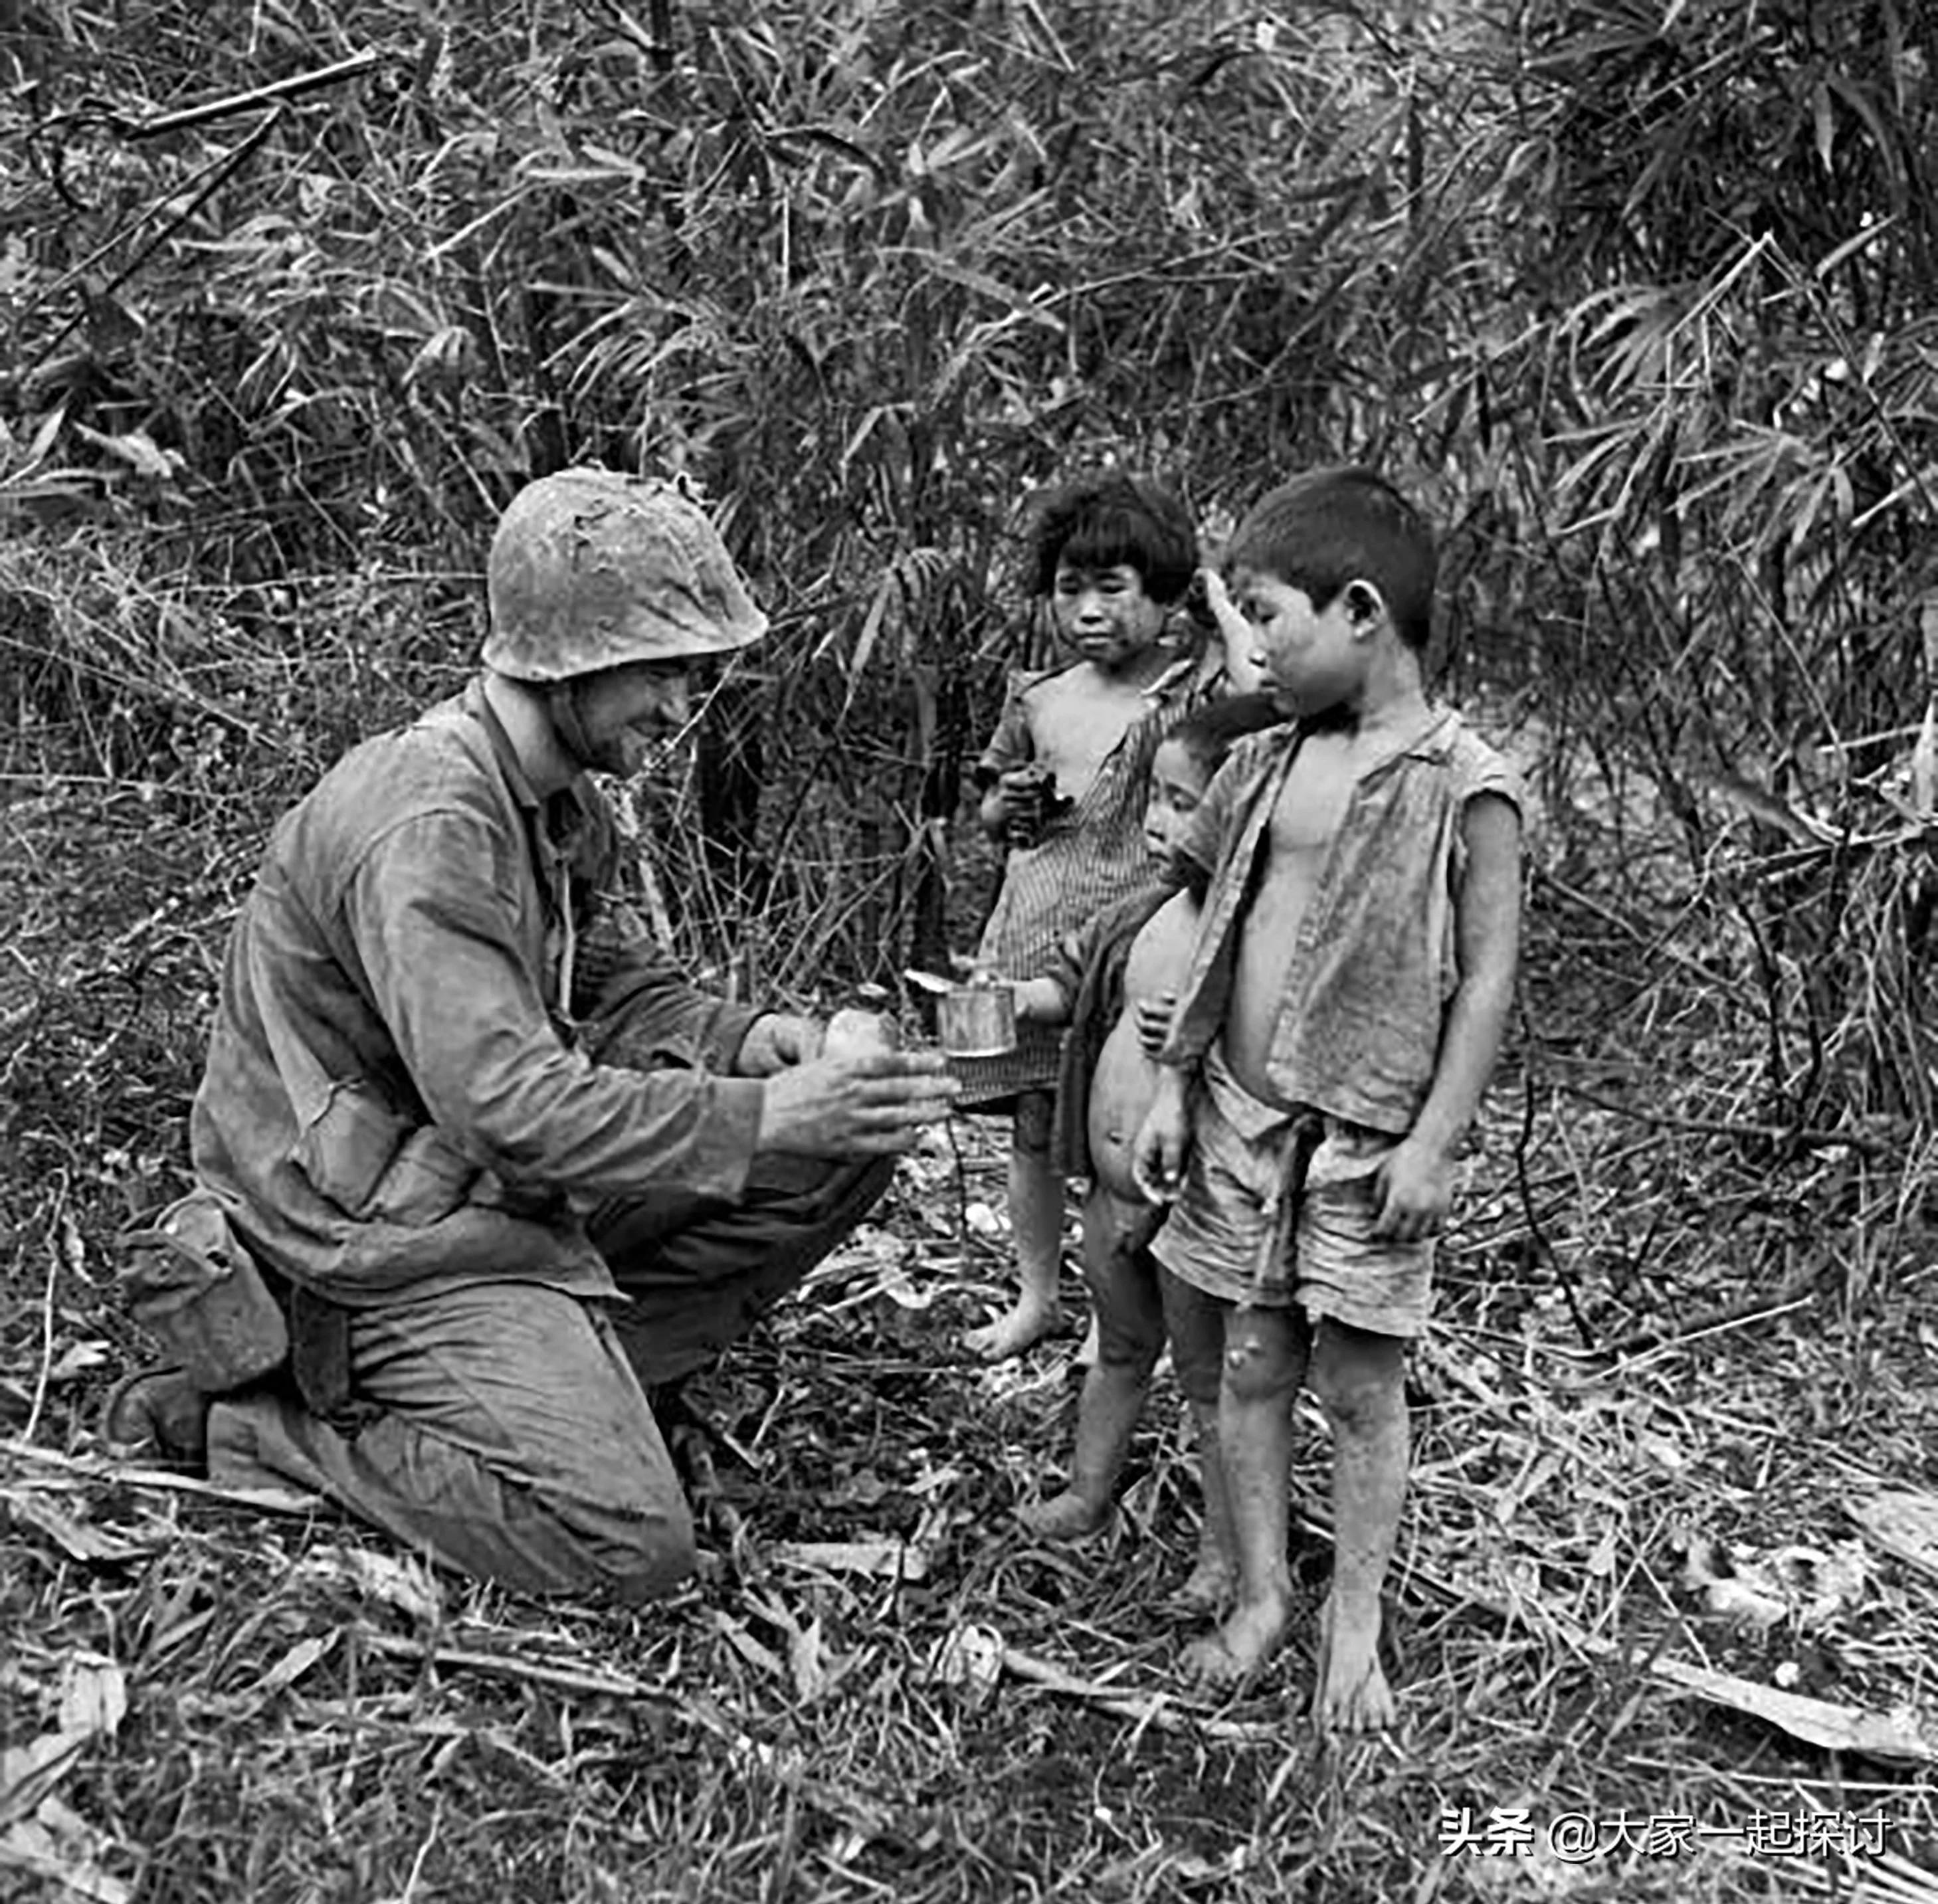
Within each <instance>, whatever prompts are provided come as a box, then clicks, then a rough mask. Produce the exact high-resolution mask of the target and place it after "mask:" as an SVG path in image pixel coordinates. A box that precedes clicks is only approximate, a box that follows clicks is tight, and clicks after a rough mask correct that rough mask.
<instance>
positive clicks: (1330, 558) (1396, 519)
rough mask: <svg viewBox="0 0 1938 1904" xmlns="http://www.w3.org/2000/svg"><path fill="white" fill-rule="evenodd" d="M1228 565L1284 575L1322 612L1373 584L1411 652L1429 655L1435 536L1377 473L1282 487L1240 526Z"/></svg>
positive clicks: (1340, 472) (1337, 473)
mask: <svg viewBox="0 0 1938 1904" xmlns="http://www.w3.org/2000/svg"><path fill="white" fill-rule="evenodd" d="M1225 564H1226V569H1227V570H1228V571H1229V569H1235V568H1241V567H1243V568H1247V569H1257V570H1259V572H1261V573H1262V574H1265V575H1276V576H1277V578H1278V579H1279V580H1280V581H1281V582H1286V583H1289V585H1291V586H1292V587H1293V588H1299V589H1302V590H1304V591H1305V594H1307V595H1308V596H1310V597H1311V600H1312V606H1313V607H1314V609H1317V610H1319V611H1321V612H1323V611H1324V610H1325V609H1328V608H1329V607H1331V606H1332V603H1334V601H1335V600H1337V599H1338V596H1339V594H1340V591H1341V590H1343V589H1344V588H1346V587H1347V585H1349V584H1350V583H1352V582H1371V584H1372V585H1373V586H1374V587H1375V588H1377V589H1378V591H1380V593H1381V595H1382V596H1383V597H1384V598H1385V600H1386V605H1387V612H1389V613H1390V615H1392V617H1393V627H1394V629H1395V630H1396V633H1398V634H1399V638H1400V639H1401V640H1402V641H1403V642H1405V643H1406V645H1407V646H1408V647H1409V648H1416V649H1422V650H1423V649H1424V648H1426V644H1427V640H1428V638H1429V636H1430V635H1431V634H1432V631H1433V583H1434V575H1435V570H1436V568H1437V566H1438V554H1437V553H1436V552H1435V548H1434V545H1433V531H1432V529H1431V528H1430V527H1428V524H1427V521H1426V517H1425V516H1423V515H1421V513H1420V511H1419V510H1418V509H1415V508H1414V506H1413V505H1412V504H1411V503H1409V502H1408V500H1406V498H1405V496H1402V495H1401V493H1399V490H1396V488H1394V487H1393V484H1391V483H1390V482H1388V481H1387V480H1386V478H1384V476H1378V475H1375V474H1374V473H1373V472H1372V471H1371V470H1370V469H1351V468H1338V469H1314V470H1310V471H1308V472H1307V473H1306V474H1305V475H1302V476H1295V477H1293V479H1292V481H1290V482H1289V483H1282V484H1280V486H1279V487H1277V489H1274V490H1272V491H1271V493H1269V494H1268V495H1265V496H1261V497H1260V498H1259V500H1258V501H1257V502H1256V503H1253V506H1252V507H1251V509H1250V511H1249V512H1247V515H1246V517H1245V519H1244V521H1242V522H1241V523H1240V524H1238V529H1237V530H1236V532H1235V533H1234V534H1233V536H1232V539H1231V542H1230V543H1229V545H1228V546H1227V548H1226V551H1225Z"/></svg>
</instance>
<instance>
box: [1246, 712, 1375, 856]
mask: <svg viewBox="0 0 1938 1904" xmlns="http://www.w3.org/2000/svg"><path fill="white" fill-rule="evenodd" d="M1352 797H1353V765H1352V757H1351V754H1350V749H1349V746H1348V744H1347V743H1345V742H1342V741H1341V740H1338V739H1335V737H1333V736H1329V735H1326V736H1314V737H1313V738H1311V739H1308V741H1306V742H1305V744H1304V746H1302V747H1301V748H1300V749H1299V757H1298V758H1297V759H1296V760H1295V761H1293V764H1292V765H1291V767H1289V769H1288V770H1287V771H1286V777H1285V784H1284V785H1283V786H1282V787H1280V789H1279V793H1278V797H1277V800H1274V802H1273V803H1272V810H1271V818H1270V819H1269V820H1268V821H1267V823H1266V829H1265V835H1266V840H1267V844H1268V852H1269V855H1270V859H1271V863H1272V864H1274V865H1277V866H1283V867H1287V868H1290V867H1311V866H1314V865H1316V864H1317V862H1318V861H1320V860H1321V859H1322V858H1323V857H1324V855H1325V854H1326V851H1327V849H1329V847H1330V846H1332V841H1333V840H1334V838H1335V837H1336V836H1337V834H1338V831H1339V829H1340V827H1341V825H1342V824H1344V821H1345V818H1346V809H1347V806H1348V805H1350V803H1351V800H1352Z"/></svg>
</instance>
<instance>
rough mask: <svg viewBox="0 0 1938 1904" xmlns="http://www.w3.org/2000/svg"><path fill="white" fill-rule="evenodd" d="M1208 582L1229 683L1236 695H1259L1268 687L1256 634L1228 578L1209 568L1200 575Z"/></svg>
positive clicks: (1207, 601) (1207, 598)
mask: <svg viewBox="0 0 1938 1904" xmlns="http://www.w3.org/2000/svg"><path fill="white" fill-rule="evenodd" d="M1198 573H1199V574H1200V575H1202V576H1203V577H1204V601H1205V605H1206V606H1207V607H1208V608H1209V609H1210V611H1211V618H1212V619H1213V621H1216V622H1217V624H1218V640H1219V642H1220V645H1221V646H1222V647H1223V649H1224V652H1225V679H1226V684H1227V686H1228V688H1229V691H1230V692H1231V693H1232V694H1256V693H1257V692H1258V691H1259V689H1260V688H1262V687H1263V686H1264V685H1265V670H1264V669H1263V668H1262V667H1259V663H1258V658H1257V657H1258V648H1259V639H1258V635H1257V633H1256V630H1254V629H1253V627H1252V624H1250V622H1249V621H1247V620H1246V619H1245V618H1244V615H1241V614H1240V613H1239V612H1238V603H1236V602H1235V601H1233V600H1232V591H1230V590H1229V588H1226V586H1225V578H1224V577H1223V575H1220V573H1219V572H1218V571H1217V569H1215V568H1214V567H1212V566H1210V564H1208V563H1207V565H1206V566H1204V568H1202V569H1199V570H1198Z"/></svg>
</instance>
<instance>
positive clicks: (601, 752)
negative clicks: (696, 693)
mask: <svg viewBox="0 0 1938 1904" xmlns="http://www.w3.org/2000/svg"><path fill="white" fill-rule="evenodd" d="M579 709H580V718H581V719H582V721H583V722H584V724H585V741H586V749H585V752H586V760H585V764H586V765H587V766H588V767H597V768H598V769H599V770H600V772H601V773H617V774H620V775H624V776H630V775H632V774H635V773H638V772H639V769H640V768H641V767H643V766H644V765H645V761H646V756H647V755H649V753H650V752H652V748H653V745H654V743H655V742H656V741H659V740H661V739H664V738H665V736H667V735H668V734H670V733H678V732H679V730H680V729H681V728H682V727H685V725H686V724H687V721H688V719H689V718H691V713H692V706H691V676H690V674H689V673H688V670H687V667H686V665H685V663H684V662H681V661H636V662H633V663H632V664H630V665H629V666H627V667H621V668H611V669H608V670H606V672H605V673H603V674H601V675H600V676H597V677H596V678H595V679H593V680H591V681H590V682H588V683H587V684H586V686H585V693H584V696H583V698H582V700H581V701H580V703H579Z"/></svg>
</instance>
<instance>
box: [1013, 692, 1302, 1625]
mask: <svg viewBox="0 0 1938 1904" xmlns="http://www.w3.org/2000/svg"><path fill="white" fill-rule="evenodd" d="M1283 718H1284V717H1283V715H1281V714H1280V712H1279V710H1278V709H1277V706H1276V705H1275V704H1274V703H1273V702H1272V701H1271V700H1270V699H1269V698H1268V697H1266V696H1264V695H1262V694H1249V695H1244V696H1240V697H1236V698H1235V699H1232V700H1223V701H1214V702H1213V703H1210V705H1209V706H1205V707H1203V708H1201V709H1198V712H1195V713H1194V714H1191V715H1187V716H1186V718H1185V719H1184V720H1183V721H1181V722H1180V723H1179V724H1178V725H1177V727H1174V729H1173V730H1171V733H1170V735H1169V736H1168V738H1167V739H1165V741H1164V742H1163V743H1162V746H1159V749H1158V750H1157V752H1156V755H1155V756H1154V757H1153V760H1152V762H1151V771H1150V799H1149V801H1148V803H1147V805H1146V806H1145V809H1144V844H1145V846H1146V849H1147V851H1148V852H1149V853H1150V856H1151V860H1152V864H1153V879H1152V880H1151V881H1150V882H1148V883H1147V884H1146V885H1144V886H1143V887H1141V888H1139V889H1138V891H1136V892H1135V893H1133V894H1130V895H1129V896H1128V897H1126V898H1125V899H1123V900H1120V901H1119V902H1118V903H1116V905H1114V906H1110V907H1109V908H1107V909H1106V910H1105V911H1104V912H1102V913H1099V914H1098V915H1097V916H1096V917H1095V918H1094V919H1092V920H1091V921H1090V922H1089V923H1088V924H1087V925H1085V926H1084V927H1083V928H1082V930H1081V931H1079V932H1077V933H1075V934H1072V935H1071V937H1069V938H1068V939H1067V940H1065V943H1064V945H1063V946H1062V949H1061V951H1060V954H1059V962H1058V963H1057V964H1056V966H1055V967H1053V969H1052V970H1051V971H1050V972H1049V973H1048V974H1046V975H1045V976H1041V977H1038V978H1034V979H1028V980H1026V981H1025V982H1022V983H1021V984H1019V985H1017V986H1016V1009H1017V1013H1018V1015H1019V1016H1020V1017H1022V1018H1025V1019H1029V1020H1031V1021H1033V1022H1037V1023H1040V1024H1046V1025H1048V1024H1065V1023H1067V1024H1068V1025H1069V1026H1070V1031H1069V1033H1068V1035H1067V1036H1066V1037H1065V1045H1064V1055H1063V1064H1062V1068H1061V1070H1060V1071H1059V1077H1058V1104H1057V1121H1058V1125H1059V1129H1058V1133H1057V1139H1058V1140H1057V1143H1056V1146H1055V1149H1056V1160H1057V1162H1059V1165H1062V1168H1064V1170H1065V1171H1067V1172H1068V1174H1071V1175H1073V1176H1088V1177H1089V1180H1090V1188H1089V1194H1088V1195H1087V1197H1086V1199H1085V1202H1084V1206H1083V1272H1084V1279H1085V1281H1086V1283H1087V1284H1088V1286H1089V1291H1090V1295H1091V1301H1092V1306H1093V1309H1094V1312H1095V1316H1096V1322H1097V1356H1096V1359H1095V1362H1092V1365H1090V1368H1089V1370H1088V1371H1087V1372H1086V1374H1085V1377H1084V1382H1083V1398H1082V1400H1081V1401H1080V1403H1079V1404H1078V1410H1077V1442H1076V1447H1075V1450H1074V1454H1073V1456H1072V1458H1071V1467H1070V1482H1069V1485H1068V1486H1067V1487H1065V1489H1063V1491H1062V1493H1059V1494H1056V1495H1054V1496H1051V1497H1050V1498H1049V1499H1046V1500H1043V1501H1040V1502H1032V1503H1031V1504H1030V1505H1028V1506H1026V1507H1025V1508H1022V1510H1021V1511H1020V1514H1019V1518H1020V1519H1021V1520H1022V1523H1023V1525H1024V1526H1025V1527H1027V1528H1028V1529H1030V1530H1031V1532H1033V1533H1037V1534H1040V1535H1046V1536H1048V1537H1049V1538H1053V1539H1068V1538H1073V1537H1074V1536H1077V1535H1083V1534H1086V1533H1089V1532H1094V1531H1095V1529H1097V1528H1098V1527H1100V1526H1102V1525H1103V1524H1104V1522H1105V1521H1107V1520H1108V1519H1109V1517H1110V1514H1111V1511H1112V1502H1111V1495H1112V1491H1113V1488H1114V1486H1115V1485H1116V1480H1117V1477H1118V1475H1119V1473H1120V1472H1121V1471H1122V1467H1123V1463H1124V1456H1125V1452H1126V1450H1128V1447H1129V1444H1130V1439H1131V1435H1132V1431H1133V1429H1135V1427H1136V1426H1137V1423H1138V1417H1139V1415H1140V1414H1141V1412H1142V1411H1143V1406H1144V1396H1145V1395H1146V1393H1147V1391H1148V1389H1149V1388H1150V1378H1151V1371H1152V1370H1153V1368H1155V1367H1156V1364H1157V1360H1158V1358H1159V1356H1160V1355H1161V1354H1162V1352H1163V1349H1164V1344H1165V1322H1164V1307H1163V1302H1162V1298H1161V1296H1160V1295H1159V1289H1158V1274H1157V1265H1156V1263H1155V1262H1153V1260H1152V1259H1151V1256H1150V1247H1149V1246H1150V1238H1151V1236H1152V1234H1153V1232H1154V1231H1156V1228H1157V1226H1158V1225H1159V1222H1161V1221H1162V1218H1163V1212H1162V1210H1161V1209H1159V1207H1156V1205H1154V1204H1151V1203H1150V1202H1148V1201H1147V1200H1146V1199H1145V1198H1144V1197H1143V1196H1142V1195H1141V1194H1140V1193H1139V1192H1138V1187H1137V1184H1136V1181H1135V1178H1134V1177H1133V1175H1132V1146H1133V1143H1134V1141H1135V1138H1136V1136H1137V1134H1138V1130H1139V1128H1141V1125H1142V1124H1143V1122H1144V1113H1145V1112H1146V1111H1147V1110H1148V1109H1149V1108H1150V1102H1151V1098H1152V1094H1153V1091H1154V1090H1155V1089H1156V1084H1157V1077H1158V1073H1157V1067H1156V1064H1155V1063H1154V1062H1153V1058H1154V1056H1155V1054H1156V1050H1157V1049H1158V1047H1159V1045H1160V1044H1161V1043H1162V1041H1163V1039H1164V1037H1165V1032H1166V1031H1167V1030H1168V1027H1169V1025H1170V1022H1171V1008H1172V1006H1173V1005H1174V1003H1175V1002H1176V998H1177V985H1178V982H1179V981H1180V979H1182V977H1183V974H1184V970H1185V967H1186V964H1187V963H1188V961H1189V958H1190V954H1191V948H1192V944H1193V943H1194V941H1195V939H1196V937H1197V930H1198V907H1197V904H1196V902H1195V900H1193V899H1192V897H1191V895H1190V894H1189V893H1187V892H1186V891H1182V890H1180V889H1179V888H1178V887H1177V872H1176V870H1175V868H1174V866H1173V864H1172V861H1171V852H1172V849H1173V847H1174V844H1175V843H1176V841H1177V837H1178V836H1179V834H1180V833H1181V832H1182V831H1183V827H1184V826H1185V824H1186V822H1187V821H1189V818H1190V817H1191V815H1192V813H1193V812H1195V810H1196V808H1197V806H1198V802H1199V801H1200V800H1201V799H1202V798H1203V797H1204V790H1205V788H1206V787H1207V785H1209V784H1210V781H1211V779H1212V778H1213V776H1214V775H1215V774H1216V773H1217V770H1218V769H1219V767H1220V766H1221V765H1223V762H1224V759H1225V757H1226V755H1227V754H1228V753H1229V752H1230V750H1231V748H1232V744H1233V742H1235V741H1236V740H1237V739H1239V738H1240V736H1242V735H1245V734H1248V733H1256V732H1258V731H1259V730H1260V729H1261V728H1263V727H1269V726H1271V725H1273V724H1274V723H1276V722H1277V721H1280V720H1282V719H1283ZM1210 1380H1211V1381H1212V1382H1213V1383H1216V1381H1217V1359H1216V1355H1215V1352H1214V1357H1213V1362H1212V1365H1211V1368H1210ZM1214 1564H1215V1556H1214ZM1201 1571H1202V1565H1201ZM1193 1582H1194V1584H1193V1585H1188V1586H1187V1587H1186V1594H1187V1595H1191V1594H1193V1593H1198V1592H1200V1591H1201V1586H1200V1585H1198V1584H1196V1583H1197V1582H1198V1576H1197V1575H1194V1576H1193Z"/></svg>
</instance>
